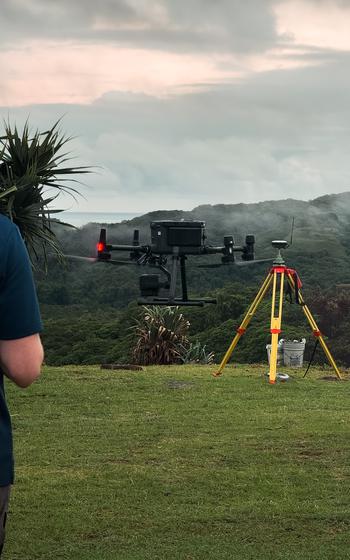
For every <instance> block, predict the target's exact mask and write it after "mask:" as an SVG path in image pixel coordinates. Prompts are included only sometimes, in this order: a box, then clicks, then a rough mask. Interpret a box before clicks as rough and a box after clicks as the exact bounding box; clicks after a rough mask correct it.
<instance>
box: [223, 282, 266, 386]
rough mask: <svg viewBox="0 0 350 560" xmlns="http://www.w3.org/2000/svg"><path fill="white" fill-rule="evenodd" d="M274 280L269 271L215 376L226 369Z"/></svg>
mask: <svg viewBox="0 0 350 560" xmlns="http://www.w3.org/2000/svg"><path fill="white" fill-rule="evenodd" d="M271 281H272V274H271V273H270V272H269V273H268V275H267V276H266V278H265V280H264V282H263V284H262V286H261V288H260V290H259V292H258V293H257V295H256V297H255V299H254V301H253V303H252V304H251V306H250V307H249V309H248V311H247V313H246V314H245V316H244V319H243V321H242V323H241V324H240V326H239V327H238V329H237V334H236V336H235V337H234V339H233V340H232V342H231V344H230V346H229V348H228V350H227V352H226V354H225V356H224V357H223V359H222V361H221V364H220V366H219V369H218V370H217V371H216V372H214V373H213V376H214V377H218V376H219V375H221V373H222V370H223V369H224V367H225V365H226V364H227V362H228V361H229V359H230V357H231V354H232V352H233V350H234V349H235V347H236V346H237V344H238V341H239V339H240V338H241V337H242V336H243V335H244V333H245V331H246V329H247V326H248V325H249V323H250V321H251V319H252V317H253V315H254V313H255V311H256V310H257V308H258V305H259V303H260V302H261V300H262V299H263V297H264V295H265V294H266V292H267V290H268V289H269V286H270V284H271Z"/></svg>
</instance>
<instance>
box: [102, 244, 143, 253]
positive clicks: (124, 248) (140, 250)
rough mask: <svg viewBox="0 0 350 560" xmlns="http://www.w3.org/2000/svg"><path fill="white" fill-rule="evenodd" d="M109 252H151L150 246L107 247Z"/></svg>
mask: <svg viewBox="0 0 350 560" xmlns="http://www.w3.org/2000/svg"><path fill="white" fill-rule="evenodd" d="M106 250H107V251H129V252H132V251H135V252H137V251H139V252H140V253H147V252H148V251H149V250H150V246H149V245H106Z"/></svg>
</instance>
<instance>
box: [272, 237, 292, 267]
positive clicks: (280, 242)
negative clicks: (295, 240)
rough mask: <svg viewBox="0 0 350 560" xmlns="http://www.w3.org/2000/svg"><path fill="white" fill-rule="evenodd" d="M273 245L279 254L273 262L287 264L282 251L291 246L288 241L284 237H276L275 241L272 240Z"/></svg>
mask: <svg viewBox="0 0 350 560" xmlns="http://www.w3.org/2000/svg"><path fill="white" fill-rule="evenodd" d="M271 245H272V247H274V248H275V249H277V255H276V257H275V258H274V259H273V264H274V265H277V266H279V265H280V266H283V265H285V264H286V263H285V260H284V258H283V257H282V253H281V251H282V250H283V249H287V247H289V243H288V241H284V240H283V239H276V240H275V241H271Z"/></svg>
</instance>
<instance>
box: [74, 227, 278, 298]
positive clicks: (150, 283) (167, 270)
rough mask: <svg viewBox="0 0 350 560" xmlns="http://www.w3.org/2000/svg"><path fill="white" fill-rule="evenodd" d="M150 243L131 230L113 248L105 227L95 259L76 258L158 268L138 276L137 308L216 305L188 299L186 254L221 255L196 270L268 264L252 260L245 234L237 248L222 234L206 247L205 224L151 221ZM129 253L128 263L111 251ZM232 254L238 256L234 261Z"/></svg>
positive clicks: (251, 245) (251, 246)
mask: <svg viewBox="0 0 350 560" xmlns="http://www.w3.org/2000/svg"><path fill="white" fill-rule="evenodd" d="M150 228H151V242H150V244H148V245H142V244H141V243H140V235H139V230H137V229H136V230H134V234H133V240H132V244H131V245H114V244H113V245H112V244H110V243H107V232H106V229H105V228H102V229H101V231H100V237H99V241H98V243H97V256H96V257H93V258H89V257H75V256H74V255H66V256H67V257H68V258H78V259H81V260H88V261H90V262H103V263H106V264H112V265H117V266H118V265H138V266H149V267H154V268H158V269H159V271H160V272H161V273H162V275H161V274H141V276H140V279H139V281H140V295H141V297H140V298H139V299H138V301H137V303H138V304H139V305H166V306H199V307H203V306H204V305H205V304H207V303H213V304H215V303H217V300H216V299H215V298H199V299H191V298H189V297H188V289H187V276H186V260H187V256H188V255H195V256H203V255H214V254H221V255H222V256H221V262H218V263H212V264H210V263H208V264H207V265H201V264H199V265H198V267H199V268H217V267H221V266H229V265H238V266H243V265H248V264H255V263H259V262H267V261H270V260H271V259H260V260H255V259H254V244H255V237H254V235H247V236H246V238H245V245H236V244H235V241H234V238H233V236H232V235H225V236H224V240H223V241H224V242H223V245H221V246H212V245H207V244H206V233H205V222H202V221H185V220H180V221H172V220H159V221H154V222H151V224H150ZM123 251H124V252H127V253H129V255H128V256H129V258H128V260H126V259H124V260H115V259H113V258H112V252H123ZM235 253H241V260H236V258H235ZM179 274H180V278H181V294H180V295H177V284H178V277H179Z"/></svg>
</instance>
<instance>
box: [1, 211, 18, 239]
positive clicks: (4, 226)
mask: <svg viewBox="0 0 350 560" xmlns="http://www.w3.org/2000/svg"><path fill="white" fill-rule="evenodd" d="M16 230H17V226H16V225H15V224H14V223H13V222H11V220H10V218H8V217H7V216H5V215H4V214H0V235H1V237H2V238H3V239H4V237H7V236H8V235H10V234H11V233H12V232H14V231H16Z"/></svg>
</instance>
